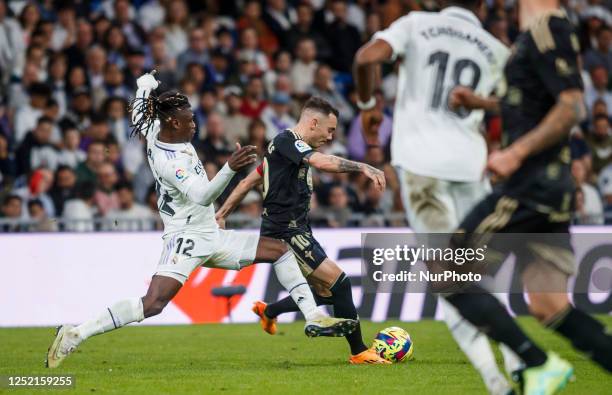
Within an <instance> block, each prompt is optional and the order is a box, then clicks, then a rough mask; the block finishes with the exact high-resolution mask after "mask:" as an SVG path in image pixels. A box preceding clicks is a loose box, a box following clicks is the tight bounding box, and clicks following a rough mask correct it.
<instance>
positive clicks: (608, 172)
mask: <svg viewBox="0 0 612 395" xmlns="http://www.w3.org/2000/svg"><path fill="white" fill-rule="evenodd" d="M598 186H599V191H600V192H601V194H602V196H603V205H604V215H605V221H606V222H605V223H606V225H610V224H612V163H610V164H608V165H607V166H606V167H604V168H603V169H602V170H601V172H600V173H599V181H598Z"/></svg>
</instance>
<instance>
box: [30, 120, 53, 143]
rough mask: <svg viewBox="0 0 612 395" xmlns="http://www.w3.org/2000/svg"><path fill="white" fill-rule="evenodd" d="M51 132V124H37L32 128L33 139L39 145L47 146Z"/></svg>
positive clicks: (45, 122)
mask: <svg viewBox="0 0 612 395" xmlns="http://www.w3.org/2000/svg"><path fill="white" fill-rule="evenodd" d="M52 132H53V124H52V123H51V122H47V121H44V122H38V124H37V125H36V128H34V137H35V138H36V141H38V142H39V143H40V144H48V143H49V141H51V133H52Z"/></svg>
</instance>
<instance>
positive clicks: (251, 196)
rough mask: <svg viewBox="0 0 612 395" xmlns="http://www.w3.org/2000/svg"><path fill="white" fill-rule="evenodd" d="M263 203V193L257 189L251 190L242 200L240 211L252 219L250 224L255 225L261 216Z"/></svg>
mask: <svg viewBox="0 0 612 395" xmlns="http://www.w3.org/2000/svg"><path fill="white" fill-rule="evenodd" d="M261 204H262V200H261V195H260V194H259V192H257V191H255V190H251V191H249V192H248V193H247V194H246V196H245V197H244V199H242V202H240V206H239V207H238V212H239V213H240V214H242V215H243V216H245V217H246V218H247V219H248V220H250V223H249V224H248V225H251V226H253V225H254V224H256V223H257V221H258V220H259V219H260V218H261V210H262V205H261Z"/></svg>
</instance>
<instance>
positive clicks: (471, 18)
mask: <svg viewBox="0 0 612 395" xmlns="http://www.w3.org/2000/svg"><path fill="white" fill-rule="evenodd" d="M440 14H442V15H448V16H452V17H456V18H461V19H463V20H465V21H468V22H470V23H473V24H474V25H476V26H478V27H482V23H480V19H478V17H477V16H476V15H475V14H474V13H473V12H472V11H470V10H468V9H466V8H462V7H456V6H450V7H446V8H445V9H443V10H442V11H440Z"/></svg>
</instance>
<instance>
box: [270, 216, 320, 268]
mask: <svg viewBox="0 0 612 395" xmlns="http://www.w3.org/2000/svg"><path fill="white" fill-rule="evenodd" d="M261 235H262V236H266V237H272V238H274V239H279V240H284V241H285V242H287V244H288V246H289V248H291V250H292V251H293V253H294V255H295V258H296V259H297V261H298V264H299V265H300V269H302V273H304V276H308V275H309V274H310V273H312V272H313V271H314V270H315V269H316V268H318V267H319V265H320V264H321V263H323V261H324V260H325V259H326V258H327V254H326V253H325V251H324V250H323V247H321V245H320V244H319V242H318V241H317V240H316V239H315V238H314V237H313V236H312V230H311V229H310V228H296V229H289V230H284V231H283V232H275V231H273V230H271V229H265V228H264V227H263V226H262V228H261Z"/></svg>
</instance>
